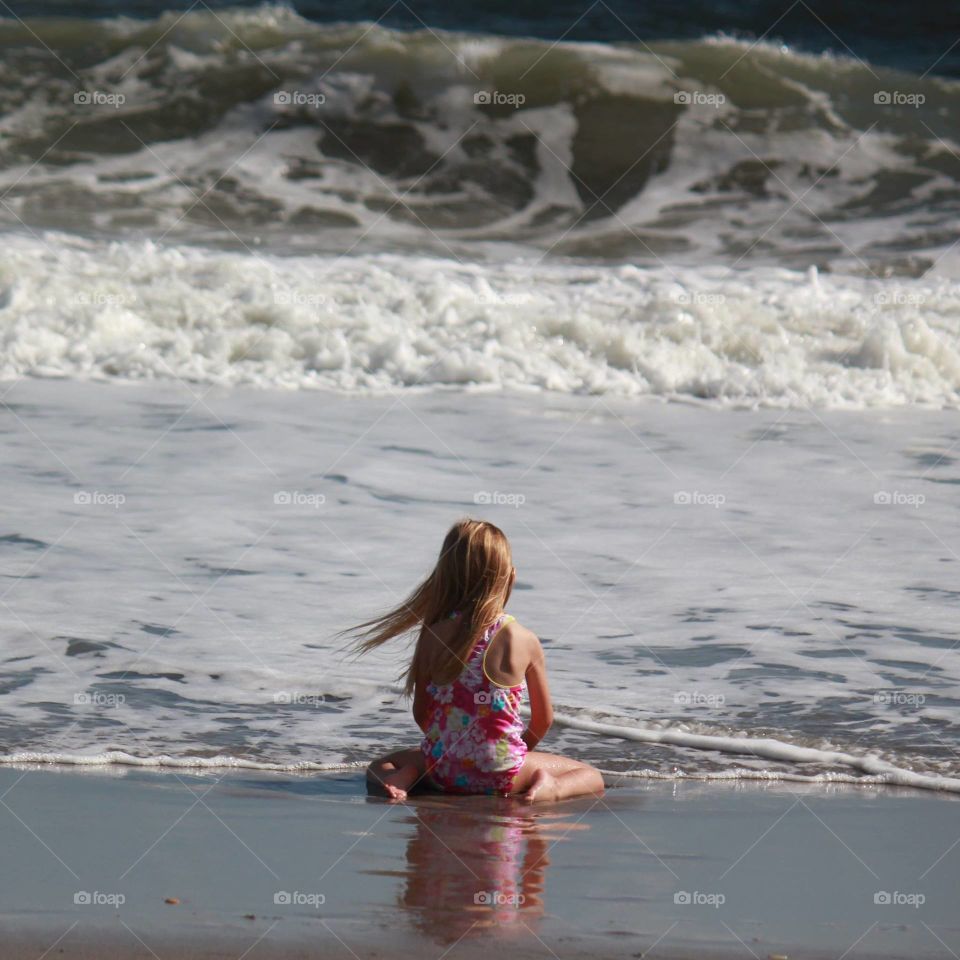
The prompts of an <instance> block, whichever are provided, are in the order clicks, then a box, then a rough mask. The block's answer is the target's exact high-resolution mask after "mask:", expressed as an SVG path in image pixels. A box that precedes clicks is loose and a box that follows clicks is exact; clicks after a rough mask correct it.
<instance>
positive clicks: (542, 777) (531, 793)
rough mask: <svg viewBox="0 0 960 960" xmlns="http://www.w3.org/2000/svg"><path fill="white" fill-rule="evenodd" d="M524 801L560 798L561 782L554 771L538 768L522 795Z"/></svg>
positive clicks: (532, 801) (533, 801)
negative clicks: (548, 771) (554, 774)
mask: <svg viewBox="0 0 960 960" xmlns="http://www.w3.org/2000/svg"><path fill="white" fill-rule="evenodd" d="M520 798H521V799H522V800H523V801H524V803H537V802H543V801H547V800H559V799H560V784H559V783H557V778H556V777H555V776H553V774H552V773H547V771H546V770H538V771H537V772H536V773H535V774H534V775H533V780H532V781H531V782H530V786H529V787H527V789H526V791H525V792H524V793H522V794H521V795H520Z"/></svg>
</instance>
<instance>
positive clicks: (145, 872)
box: [0, 767, 960, 960]
mask: <svg viewBox="0 0 960 960" xmlns="http://www.w3.org/2000/svg"><path fill="white" fill-rule="evenodd" d="M0 794H2V803H0V844H2V849H3V850H4V854H5V856H4V862H5V866H6V869H5V870H3V871H2V879H0V904H2V908H0V910H2V913H0V920H2V923H3V926H4V929H5V931H6V934H5V938H4V939H5V948H6V949H5V956H6V957H14V958H19V957H28V956H29V957H32V958H33V960H36V957H38V956H40V955H41V954H43V953H44V951H49V952H48V953H47V954H46V955H47V956H57V957H76V958H81V957H100V956H104V955H109V956H111V957H117V958H131V960H132V958H141V957H143V958H155V957H160V958H166V957H171V956H181V957H197V958H201V957H202V958H215V957H233V958H239V957H241V956H245V957H251V958H256V957H284V958H286V957H289V958H293V957H299V956H308V955H309V956H313V957H316V956H323V957H326V956H329V957H351V956H353V957H354V958H367V957H379V956H396V955H406V954H410V955H413V954H416V955H417V956H426V957H437V958H439V957H443V956H446V955H448V954H452V953H453V952H454V950H455V951H456V953H455V955H456V956H457V957H472V956H480V955H481V954H486V953H488V952H489V950H490V948H491V946H494V947H495V948H496V949H498V950H504V951H506V952H507V954H508V955H520V954H523V955H525V956H527V955H532V956H543V957H550V956H562V957H568V956H573V957H577V956H591V957H598V956H602V957H623V958H628V957H629V958H637V957H640V956H662V957H671V956H674V957H694V956H697V957H700V956H729V957H748V956H750V955H751V954H752V955H753V956H755V957H767V956H770V955H777V954H786V955H788V956H790V957H801V956H802V957H828V956H832V957H834V958H836V957H838V956H841V955H844V956H845V957H850V958H853V957H904V956H910V957H918V958H919V957H923V958H925V957H949V956H950V955H951V952H953V953H955V952H956V951H957V950H958V949H960V921H958V920H957V915H956V909H955V908H956V900H957V891H958V889H960V883H958V880H960V846H957V847H954V846H952V844H954V843H955V842H956V834H957V829H956V827H957V823H958V811H960V807H958V806H957V799H956V798H955V797H953V796H951V795H941V794H936V793H930V792H926V791H919V792H915V791H907V790H899V789H895V788H889V787H887V788H872V787H850V786H843V787H839V786H824V785H809V786H808V785H797V784H791V785H785V784H758V783H742V784H738V783H696V782H683V781H679V782H669V781H650V782H642V783H639V784H638V783H636V782H633V783H627V784H626V785H623V784H620V785H618V784H615V783H611V785H610V789H609V790H608V792H607V795H606V797H605V798H604V799H603V800H602V801H599V802H596V801H593V800H578V801H570V802H567V803H562V804H553V805H544V806H542V807H534V808H528V807H523V806H521V805H519V804H517V803H515V802H511V801H505V800H495V799H488V798H470V799H453V798H445V797H437V796H423V797H418V798H415V799H413V800H412V801H411V802H408V803H405V804H390V803H387V802H385V801H383V800H381V799H379V798H374V797H368V796H366V794H365V790H364V785H363V778H362V775H361V773H360V772H359V771H356V772H354V771H350V772H347V773H340V774H327V775H316V774H313V775H310V776H291V775H279V774H266V773H260V772H257V773H249V772H226V771H222V772H220V773H217V774H211V773H206V774H204V775H199V776H198V775H192V774H186V775H185V774H184V773H182V772H178V773H171V772H168V771H156V772H153V771H142V770H129V769H125V768H116V769H109V770H108V769H103V768H98V769H94V770H87V771H78V770H76V769H73V770H67V769H65V768H51V767H33V768H26V767H23V768H5V769H0ZM168 900H171V901H177V902H167V901H168Z"/></svg>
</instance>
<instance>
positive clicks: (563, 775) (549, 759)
mask: <svg viewBox="0 0 960 960" xmlns="http://www.w3.org/2000/svg"><path fill="white" fill-rule="evenodd" d="M513 795H514V796H517V797H518V798H519V799H520V800H523V801H525V802H526V803H538V802H541V801H545V800H566V799H568V798H569V797H582V796H588V795H592V796H595V797H600V796H603V777H602V776H601V775H600V771H599V770H597V769H596V767H591V766H590V765H589V764H587V763H581V762H580V761H579V760H572V759H570V758H569V757H562V756H560V755H559V754H556V753H543V752H542V751H539V750H534V751H531V752H530V753H528V754H527V756H526V757H525V758H524V761H523V766H522V767H521V768H520V772H519V773H518V774H517V776H516V779H515V780H514V781H513Z"/></svg>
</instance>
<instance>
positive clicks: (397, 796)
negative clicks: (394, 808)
mask: <svg viewBox="0 0 960 960" xmlns="http://www.w3.org/2000/svg"><path fill="white" fill-rule="evenodd" d="M425 770H426V761H425V759H424V756H423V752H422V751H420V750H397V751H395V752H394V753H388V754H387V755H386V756H385V757H381V758H380V759H379V760H374V761H373V763H371V764H370V766H369V767H367V787H368V788H370V787H373V788H374V789H375V790H377V791H378V792H382V793H386V795H387V796H388V797H390V799H391V800H405V799H406V798H407V791H408V790H410V789H411V788H412V787H413V786H414V785H415V784H416V783H417V781H418V780H420V779H421V778H422V777H423V774H424V771H425Z"/></svg>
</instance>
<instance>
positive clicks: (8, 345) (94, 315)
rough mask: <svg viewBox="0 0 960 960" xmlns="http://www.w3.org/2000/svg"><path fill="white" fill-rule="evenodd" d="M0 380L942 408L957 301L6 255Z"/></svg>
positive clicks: (125, 247) (662, 276)
mask: <svg viewBox="0 0 960 960" xmlns="http://www.w3.org/2000/svg"><path fill="white" fill-rule="evenodd" d="M0 283H2V287H0V294H2V300H0V302H2V303H4V304H5V306H4V307H3V308H2V309H0V320H2V327H0V331H2V334H0V335H2V343H3V357H2V360H0V377H2V378H3V379H11V378H13V377H17V376H23V375H40V376H46V375H56V376H67V377H78V378H84V379H86V378H104V377H120V378H132V379H142V378H164V379H167V378H181V379H186V380H191V381H199V382H207V383H216V384H223V385H238V384H253V385H256V386H261V387H288V388H291V387H292V388H304V387H323V388H331V389H335V390H346V391H359V392H364V393H377V392H384V391H393V390H397V389H404V388H407V389H416V388H421V389H422V388H428V387H438V386H444V385H474V386H477V385H483V386H489V387H496V388H513V389H522V388H531V387H532V388H537V389H541V390H551V391H560V392H564V393H592V394H608V395H615V396H616V395H619V396H640V395H660V396H666V397H673V398H679V397H691V396H692V397H698V398H706V399H710V400H713V401H715V402H716V403H718V404H721V405H730V404H734V405H743V406H779V407H791V406H796V407H805V406H808V405H816V406H821V407H837V408H845V409H851V408H854V409H855V408H863V407H873V406H897V405H903V404H923V405H928V406H936V407H955V406H956V405H957V401H958V389H960V350H958V347H957V340H956V333H957V330H958V328H960V283H957V282H954V281H948V280H943V279H936V280H933V281H929V282H925V281H922V280H897V281H877V280H865V279H860V278H856V277H844V276H836V275H820V276H819V277H818V276H817V275H816V274H815V272H814V273H813V274H812V275H811V274H810V273H799V272H795V271H789V270H784V269H772V268H771V269H755V270H751V271H744V272H737V271H731V270H724V269H719V268H714V269H712V270H696V271H695V270H681V269H663V268H659V269H640V268H635V267H630V266H622V267H620V266H609V267H605V266H575V267H574V266H569V265H563V264H553V265H544V264H534V263H529V264H479V263H474V264H463V263H458V262H456V261H451V260H442V259H433V258H426V257H418V256H392V255H391V256H364V257H356V258H336V257H320V256H318V257H291V258H282V257H275V256H260V255H247V254H236V253H217V252H209V251H205V250H202V249H197V248H189V247H161V246H158V245H155V244H153V243H149V242H147V243H139V244H128V243H111V244H102V243H97V242H93V241H81V240H76V239H71V238H67V237H64V236H60V235H49V236H47V237H45V238H44V240H43V241H40V240H37V239H34V238H25V237H7V238H6V245H5V261H4V264H3V266H2V268H0Z"/></svg>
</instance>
